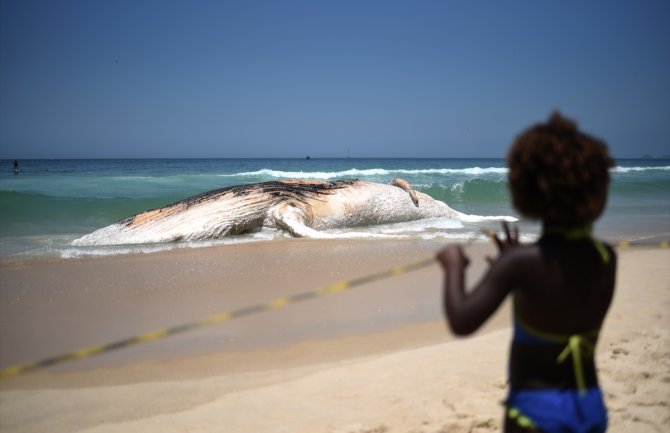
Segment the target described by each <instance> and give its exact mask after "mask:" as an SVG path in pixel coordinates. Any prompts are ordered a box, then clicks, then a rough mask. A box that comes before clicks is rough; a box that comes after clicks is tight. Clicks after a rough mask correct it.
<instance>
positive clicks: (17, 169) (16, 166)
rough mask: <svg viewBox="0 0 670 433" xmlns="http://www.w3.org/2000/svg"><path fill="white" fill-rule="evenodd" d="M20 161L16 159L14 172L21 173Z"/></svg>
mask: <svg viewBox="0 0 670 433" xmlns="http://www.w3.org/2000/svg"><path fill="white" fill-rule="evenodd" d="M19 171H21V170H19V162H18V161H17V160H14V174H19Z"/></svg>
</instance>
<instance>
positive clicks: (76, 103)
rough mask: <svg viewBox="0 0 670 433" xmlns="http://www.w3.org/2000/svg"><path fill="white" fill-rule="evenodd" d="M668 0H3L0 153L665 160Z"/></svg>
mask: <svg viewBox="0 0 670 433" xmlns="http://www.w3.org/2000/svg"><path fill="white" fill-rule="evenodd" d="M669 22H670V2H668V1H666V0H659V1H652V0H642V1H634V0H630V1H624V0H621V1H618V0H609V1H605V0H593V1H581V0H580V1H573V0H569V1H560V2H557V1H537V0H525V1H521V0H519V1H514V0H510V1H497V0H495V1H493V0H492V1H485V0H481V1H465V0H463V1H456V0H443V1H428V0H416V1H409V0H408V1H394V0H384V1H373V0H358V1H346V0H340V1H335V0H333V1H318V0H311V1H292V0H281V1H280V0H276V1H263V0H247V1H224V0H220V1H199V0H194V1H186V0H184V1H171V0H160V1H148V0H131V1H126V0H114V1H91V0H78V1H72V0H59V1H50V0H45V1H36V0H0V157H2V158H7V159H14V158H18V159H27V158H188V157H192V158H232V157H261V158H262V157H305V156H306V155H310V156H311V157H345V156H347V153H349V155H350V156H351V157H399V158H402V157H421V158H431V157H504V156H505V153H506V151H507V148H508V147H509V145H510V143H511V142H512V141H513V140H514V137H515V136H516V135H517V134H519V133H520V132H521V131H522V130H523V129H525V128H527V127H528V126H530V125H532V124H534V123H537V122H540V121H543V120H545V119H546V118H547V117H548V116H549V114H550V113H551V112H552V111H553V110H560V111H561V112H562V113H563V114H564V115H566V116H568V117H571V118H573V119H574V120H576V121H577V122H578V124H579V125H580V127H581V128H582V129H583V130H584V131H586V132H587V133H589V134H591V135H594V136H596V137H599V138H601V139H603V140H605V141H606V142H607V143H608V144H609V146H610V150H611V153H612V154H613V155H614V156H615V157H618V158H626V157H638V156H641V155H644V154H650V155H656V156H659V155H670V25H668V23H669Z"/></svg>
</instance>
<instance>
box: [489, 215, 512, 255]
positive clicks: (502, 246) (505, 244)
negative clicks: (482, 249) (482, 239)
mask: <svg viewBox="0 0 670 433" xmlns="http://www.w3.org/2000/svg"><path fill="white" fill-rule="evenodd" d="M502 227H503V231H504V232H505V237H504V238H502V239H501V238H499V237H498V234H497V233H495V232H490V234H489V236H490V237H491V239H492V240H493V242H494V243H495V244H496V246H497V247H498V252H499V253H500V254H498V257H500V256H501V255H502V254H503V253H504V252H505V251H507V250H509V249H510V248H514V247H516V246H518V245H519V226H514V229H513V230H510V228H509V224H507V221H503V223H502ZM486 260H487V261H488V262H489V263H490V264H493V262H495V259H494V258H493V257H490V256H489V257H487V258H486Z"/></svg>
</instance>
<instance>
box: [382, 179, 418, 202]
mask: <svg viewBox="0 0 670 433" xmlns="http://www.w3.org/2000/svg"><path fill="white" fill-rule="evenodd" d="M389 185H393V186H397V187H398V188H400V189H402V190H403V191H406V192H407V193H408V194H409V197H410V198H411V199H412V201H413V202H414V206H416V207H419V197H417V195H416V191H415V190H414V187H413V186H412V185H411V184H410V183H409V182H407V181H406V180H405V179H401V178H399V177H396V178H395V179H393V180H392V181H391V182H389Z"/></svg>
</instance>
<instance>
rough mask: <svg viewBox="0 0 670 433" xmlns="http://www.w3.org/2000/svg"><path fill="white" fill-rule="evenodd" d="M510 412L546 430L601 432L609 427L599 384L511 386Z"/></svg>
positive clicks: (526, 423)
mask: <svg viewBox="0 0 670 433" xmlns="http://www.w3.org/2000/svg"><path fill="white" fill-rule="evenodd" d="M507 408H508V409H507V416H509V417H510V418H512V419H515V420H516V421H517V422H518V423H519V425H521V426H522V427H528V428H535V429H538V430H541V431H543V432H545V433H601V432H604V431H605V430H607V410H606V409H605V404H604V402H603V396H602V393H601V391H600V388H598V387H590V388H588V389H586V391H585V392H581V393H580V392H579V391H578V390H576V389H542V390H525V389H512V390H510V393H509V396H508V400H507Z"/></svg>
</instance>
